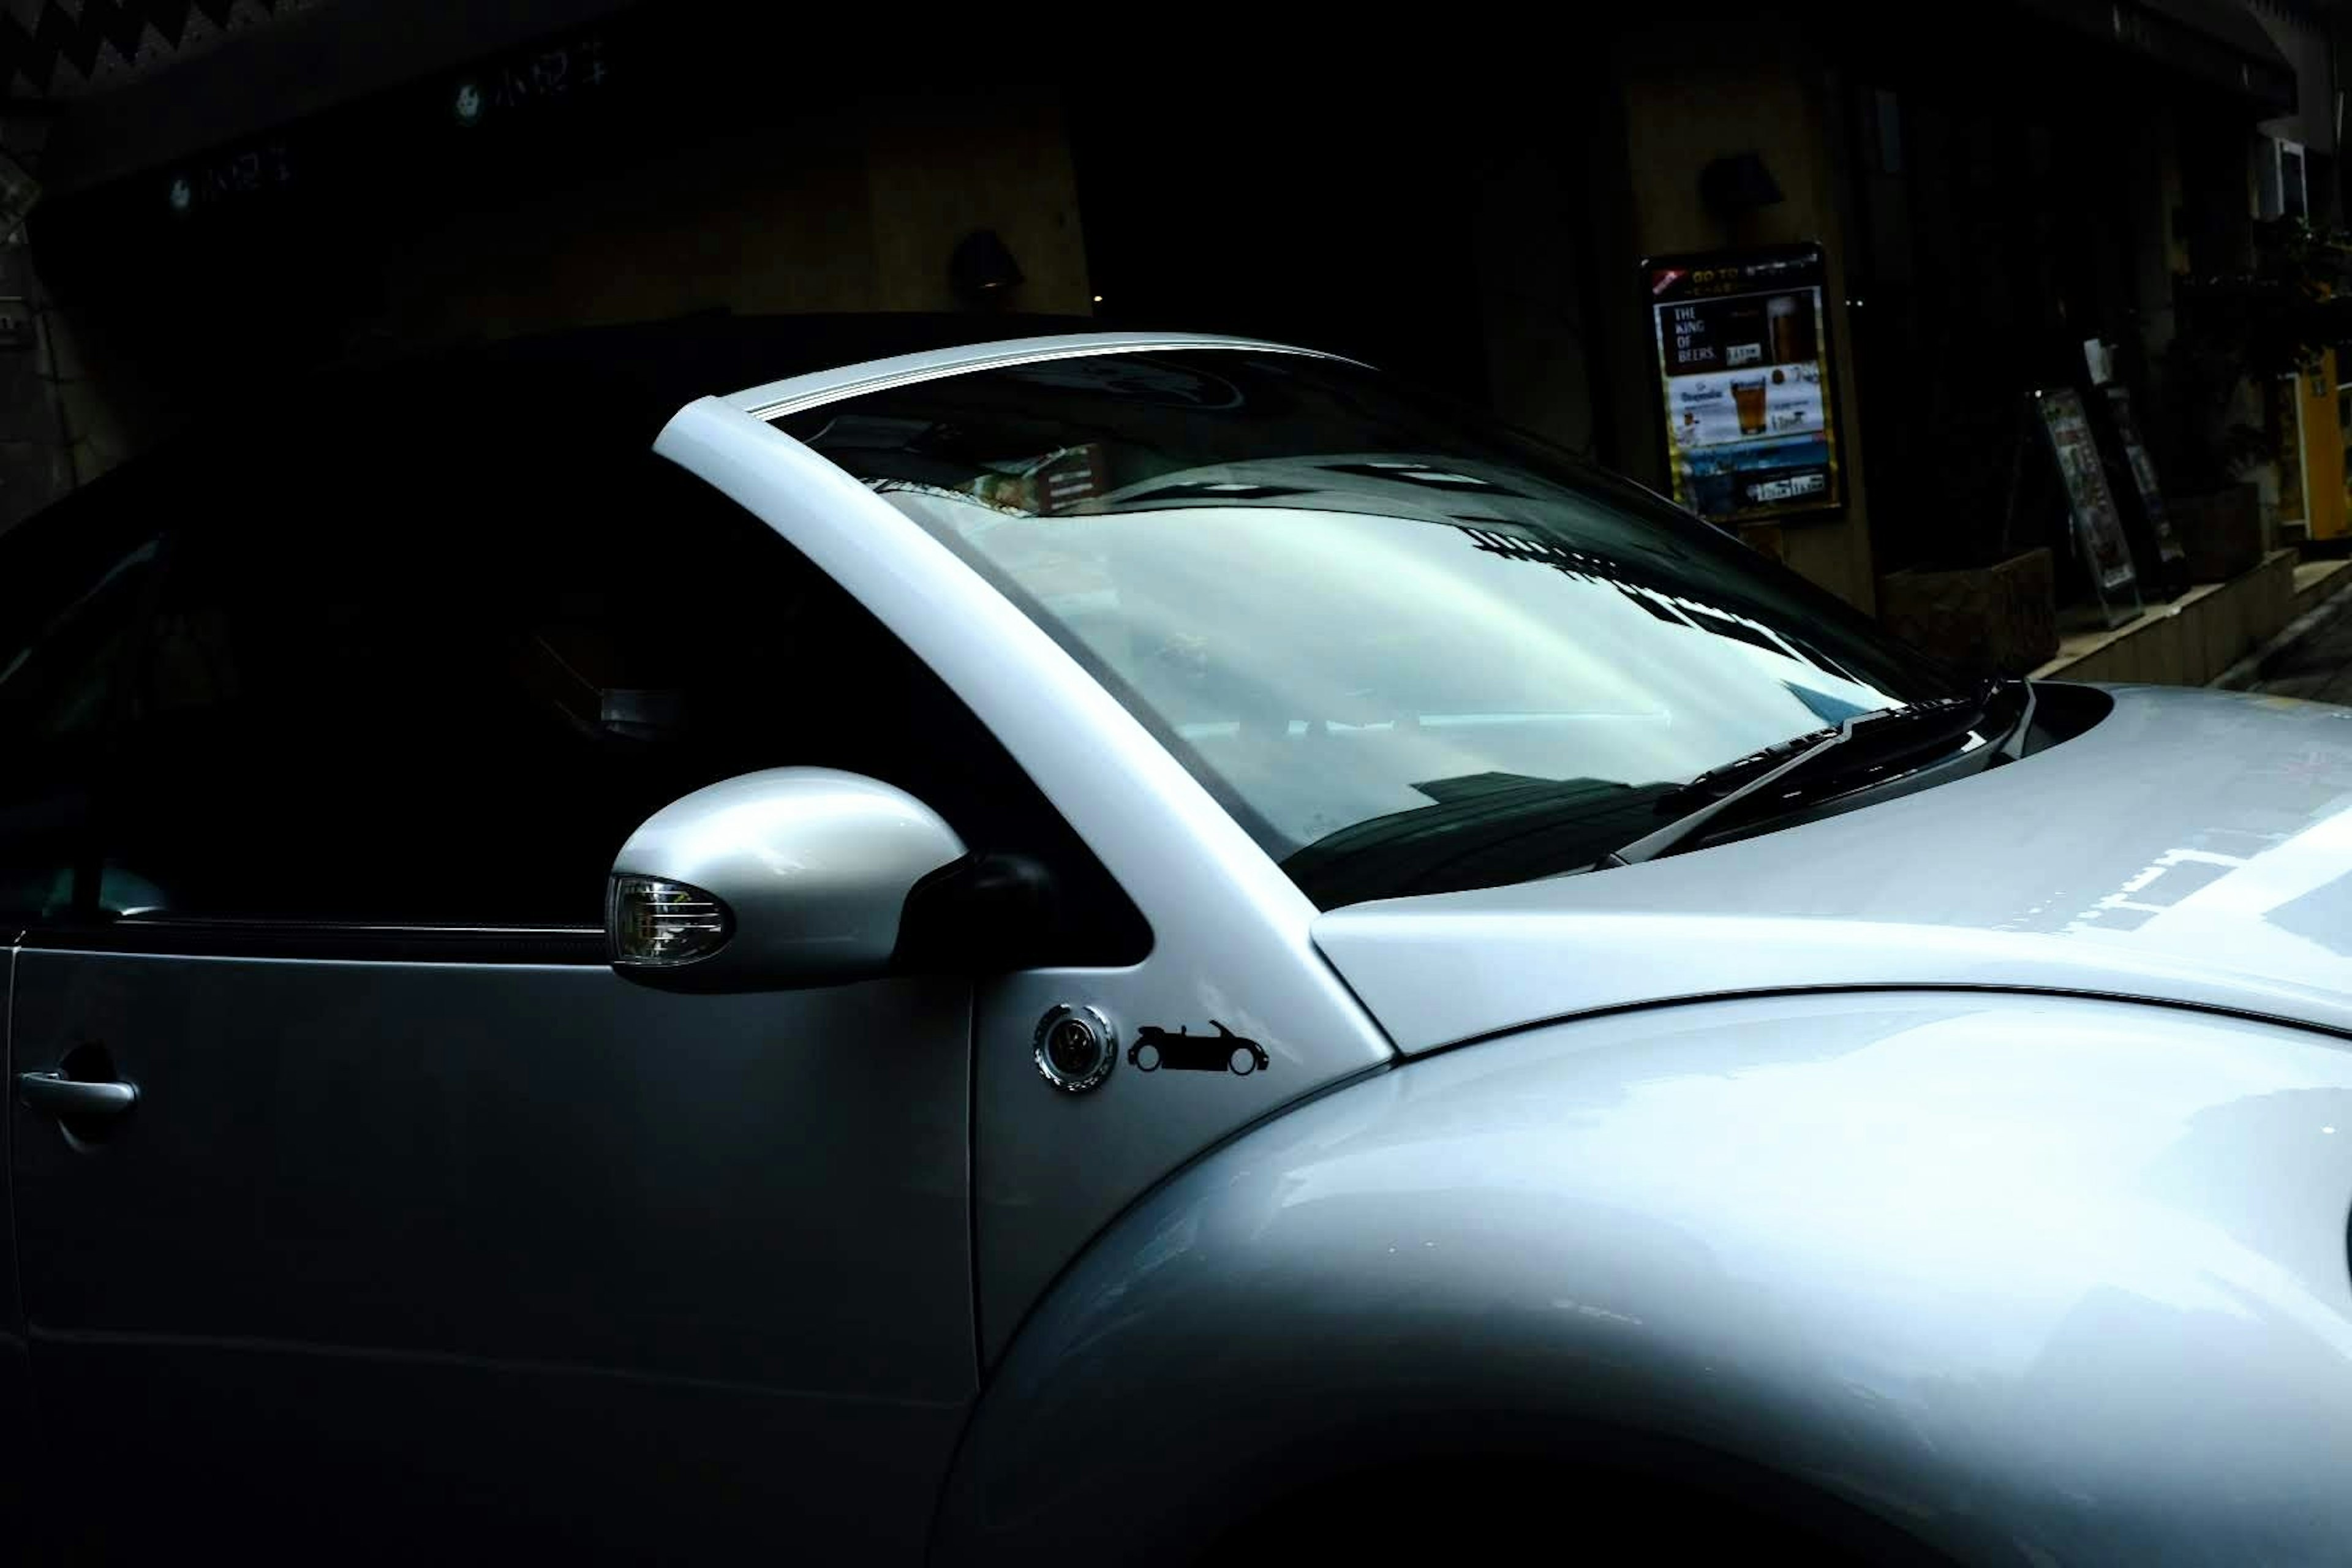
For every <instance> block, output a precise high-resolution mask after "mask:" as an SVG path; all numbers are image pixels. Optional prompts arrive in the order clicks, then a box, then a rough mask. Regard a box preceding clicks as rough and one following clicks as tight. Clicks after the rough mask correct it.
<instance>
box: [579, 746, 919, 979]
mask: <svg viewBox="0 0 2352 1568" xmlns="http://www.w3.org/2000/svg"><path fill="white" fill-rule="evenodd" d="M964 858H965V851H964V847H963V841H962V840H961V839H960V838H958V837H956V834H955V830H954V829H953V828H951V827H950V826H948V825H947V824H946V823H945V822H944V821H942V820H941V819H940V816H939V814H938V813H937V812H935V811H933V810H931V808H930V807H929V806H927V805H924V804H923V803H922V802H921V801H919V800H917V799H916V798H915V797H914V796H913V795H908V793H907V792H906V791H904V790H901V789H895V788H893V787H892V786H890V785H889V784H882V783H879V782H877V780H874V779H869V778H864V777H861V776H859V775H858V774H856V773H837V772H835V770H833V769H831V768H772V769H770V770H768V771H767V772H765V773H746V774H744V775H743V776H742V777H740V778H733V779H728V780H726V781H724V782H723V783H719V784H711V785H709V787H707V788H704V789H698V790H697V791H695V792H694V793H693V794H692V795H688V796H686V797H685V798H684V799H682V800H679V801H677V802H675V803H674V804H672V805H667V806H665V807H663V808H662V809H661V810H660V811H658V812H656V813H655V814H654V815H653V816H651V817H650V818H648V819H647V820H646V824H645V826H642V827H639V828H638V829H637V830H636V832H635V833H634V834H632V835H630V837H629V841H628V843H626V844H625V845H624V846H622V847H621V853H620V855H619V856H618V857H617V858H615V859H614V862H613V879H612V882H611V884H610V886H609V887H608V889H607V890H606V894H605V900H604V938H605V945H606V951H607V952H609V954H610V955H611V957H612V961H613V967H614V969H615V970H617V971H618V972H619V973H622V974H624V975H626V976H627V977H628V978H630V979H632V980H637V981H642V982H644V983H645V984H649V985H656V986H659V987H661V988H663V989H665V990H675V991H770V990H779V991H780V990H786V989H791V988H794V987H801V986H814V985H839V984H845V983H846V982H849V981H854V980H869V979H872V978H874V977H875V976H877V975H879V974H883V973H887V972H889V971H890V970H891V969H892V968H893V966H894V965H893V962H892V961H893V957H894V955H895V954H897V953H898V948H899V937H900V926H901V923H902V921H903V919H904V916H905V913H906V909H907V900H908V894H910V893H912V892H913V891H914V890H915V889H916V887H917V885H918V884H919V883H922V882H924V881H926V879H931V878H932V876H933V873H935V872H939V871H940V870H942V869H944V868H948V867H950V866H954V865H956V864H957V863H958V862H960V861H962V860H963V859H964Z"/></svg>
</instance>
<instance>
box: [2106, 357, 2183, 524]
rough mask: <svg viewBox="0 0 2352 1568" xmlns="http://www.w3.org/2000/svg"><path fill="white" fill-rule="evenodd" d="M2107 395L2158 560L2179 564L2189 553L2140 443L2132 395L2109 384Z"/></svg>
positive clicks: (2153, 468) (2118, 438)
mask: <svg viewBox="0 0 2352 1568" xmlns="http://www.w3.org/2000/svg"><path fill="white" fill-rule="evenodd" d="M2106 393H2107V415H2108V417H2110V418H2112V419H2113V420H2114V421H2115V422H2116V439H2117V440H2119V441H2120V442H2122V443H2123V448H2124V460H2125V462H2126V463H2127V464H2129V465H2130V467H2131V476H2132V489H2136V490H2137V491H2138V492H2139V507H2140V511H2141V513H2142V515H2144V516H2145V517H2147V526H2148V529H2149V531H2151V532H2153V533H2154V534H2155V535H2156V553H2157V558H2158V560H2160V561H2165V562H2172V561H2178V560H2179V559H2181V557H2182V556H2183V555H2184V554H2186V553H2187V552H2185V551H2183V550H2182V549H2181V547H2180V536H2179V534H2178V533H2175V532H2174V531H2172V518H2171V516H2170V515H2169V514H2168V513H2167V512H2166V511H2165V510H2164V492H2163V491H2162V490H2160V489H2158V488H2157V483H2156V465H2155V464H2154V463H2152V462H2150V461H2149V460H2148V456H2147V443H2146V442H2145V441H2142V440H2141V439H2140V437H2139V421H2138V419H2137V417H2135V416H2134V415H2133V414H2132V405H2131V394H2130V393H2128V392H2126V391H2125V390H2124V388H2123V387H2122V385H2121V384H2116V383H2110V384H2108V386H2107V389H2106Z"/></svg>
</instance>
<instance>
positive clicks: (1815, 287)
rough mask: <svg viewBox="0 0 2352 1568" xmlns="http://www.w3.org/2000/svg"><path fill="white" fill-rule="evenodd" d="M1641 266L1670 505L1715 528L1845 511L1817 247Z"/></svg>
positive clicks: (1657, 260)
mask: <svg viewBox="0 0 2352 1568" xmlns="http://www.w3.org/2000/svg"><path fill="white" fill-rule="evenodd" d="M1642 268H1643V275H1644V278H1645V280H1646V282H1647V284H1648V286H1649V293H1650V314H1651V325H1652V328H1653V330H1654V332H1655V334H1656V337H1657V342H1658V374H1659V382H1660V385H1661V388H1662V390H1663V391H1664V401H1665V419H1666V463H1667V468H1668V470H1669V472H1670V474H1671V475H1672V478H1673V481H1674V494H1675V500H1676V501H1678V502H1680V503H1681V504H1682V505H1684V506H1685V507H1687V508H1689V509H1690V510H1693V511H1695V512H1697V513H1698V514H1699V515H1700V516H1702V517H1709V518H1717V519H1721V520H1724V521H1741V520H1746V519H1750V518H1771V517H1783V516H1787V515H1789V514H1790V513H1792V512H1805V511H1821V510H1831V509H1833V508H1835V507H1837V506H1839V505H1841V504H1843V501H1844V499H1845V498H1844V494H1843V489H1842V486H1841V481H1840V478H1839V473H1838V461H1837V434H1836V426H1835V421H1834V420H1833V419H1832V412H1831V399H1830V357H1829V317H1828V314H1827V310H1826V307H1825V304H1824V301H1823V300H1822V289H1823V288H1824V286H1825V282H1826V271H1825V267H1824V263H1823V259H1822V248H1821V247H1820V246H1818V245H1802V246H1792V247H1784V248H1780V249H1774V250H1754V251H1725V252H1719V253H1716V254H1712V255H1707V256H1684V257H1664V258H1653V259H1651V260H1648V261H1644V262H1643V264H1642Z"/></svg>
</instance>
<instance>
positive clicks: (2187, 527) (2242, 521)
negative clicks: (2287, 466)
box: [2164, 481, 2263, 583]
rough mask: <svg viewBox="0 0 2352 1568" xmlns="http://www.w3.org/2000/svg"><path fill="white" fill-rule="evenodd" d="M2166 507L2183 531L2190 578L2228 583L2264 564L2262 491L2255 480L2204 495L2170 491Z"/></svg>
mask: <svg viewBox="0 0 2352 1568" xmlns="http://www.w3.org/2000/svg"><path fill="white" fill-rule="evenodd" d="M2164 510H2165V514H2166V515H2167V516H2168V517H2169V518H2171V520H2172V527H2173V531H2174V532H2176V533H2178V534H2179V536H2180V548H2181V552H2182V553H2183V556H2184V559H2183V560H2182V562H2181V566H2182V568H2183V570H2184V571H2186V572H2187V574H2188V576H2189V581H2190V582H2192V583H2226V582H2228V581H2229V580H2230V579H2231V578H2232V577H2242V576H2244V575H2245V574H2247V573H2249V572H2251V571H2252V570H2253V569H2254V568H2255V567H2257V566H2259V565H2261V564H2262V563H2263V501H2262V492H2261V491H2260V490H2259V489H2256V488H2255V487H2254V486H2253V484H2252V482H2251V481H2250V482H2248V483H2245V484H2238V485H2231V486H2230V487H2229V488H2228V489H2219V490H2210V491H2208V492H2207V493H2205V494H2203V495H2191V496H2167V497H2166V498H2165V501H2164Z"/></svg>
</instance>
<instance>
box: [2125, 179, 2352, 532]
mask: <svg viewBox="0 0 2352 1568" xmlns="http://www.w3.org/2000/svg"><path fill="white" fill-rule="evenodd" d="M2254 257H2255V262H2254V266H2253V268H2252V270H2251V271H2247V272H2242V273H2235V274H2223V275H2220V276H2213V277H2190V276H2186V275H2183V276H2180V277H2178V278H2176V279H2174V280H2173V283H2174V288H2173V303H2174V308H2175V331H2174V333H2173V339H2172V342H2171V343H2170V345H2169V346H2168V348H2167V349H2166V350H2165V352H2164V353H2163V355H2162V357H2161V359H2160V360H2159V362H2158V391H2157V402H2158V409H2159V427H2160V430H2161V436H2160V437H2159V439H2160V440H2161V441H2162V443H2163V448H2164V456H2165V457H2166V458H2167V459H2168V461H2167V467H2168V469H2169V471H2170V475H2171V478H2172V480H2173V483H2174V485H2175V486H2176V487H2178V488H2179V489H2180V490H2181V491H2183V492H2184V493H2202V492H2206V491H2210V490H2216V489H2223V488H2224V487H2226V486H2228V485H2229V484H2231V482H2233V481H2234V480H2235V479H2237V477H2238V475H2239V473H2240V472H2241V471H2242V469H2244V468H2247V467H2248V466H2249V465H2251V464H2252V463H2255V462H2258V461H2260V460H2261V459H2262V458H2265V457H2267V456H2268V455H2269V454H2270V452H2271V449H2272V448H2271V442H2270V439H2269V437H2268V436H2267V435H2266V434H2265V433H2264V431H2263V429H2262V428H2261V427H2260V426H2256V425H2253V424H2252V423H2250V422H2248V421H2247V420H2246V419H2245V418H2243V417H2242V412H2243V409H2244V403H2243V399H2242V392H2243V389H2244V388H2245V386H2246V385H2247V384H2248V383H2250V382H2251V383H2252V384H2256V385H2261V384H2266V383H2268V382H2270V381H2272V380H2274V379H2275V378H2277V377H2279V376H2283V375H2290V374H2295V373H2297V372H2301V371H2306V370H2310V369H2313V368H2314V367H2315V366H2316V365H2317V364H2318V363H2319V358H2320V355H2321V354H2322V353H2325V352H2326V350H2327V349H2328V348H2329V347H2331V346H2333V345H2334V344H2336V343H2338V342H2352V237H2347V236H2346V235H2343V234H2341V233H2334V232H2329V233H2321V232H2319V231H2317V230H2315V229H2313V228H2312V227H2311V226H2309V225H2308V224H2305V223H2304V222H2303V221H2302V220H2300V219H2280V220H2277V221H2275V222H2271V223H2264V224H2258V225H2256V226H2255V244H2254Z"/></svg>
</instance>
